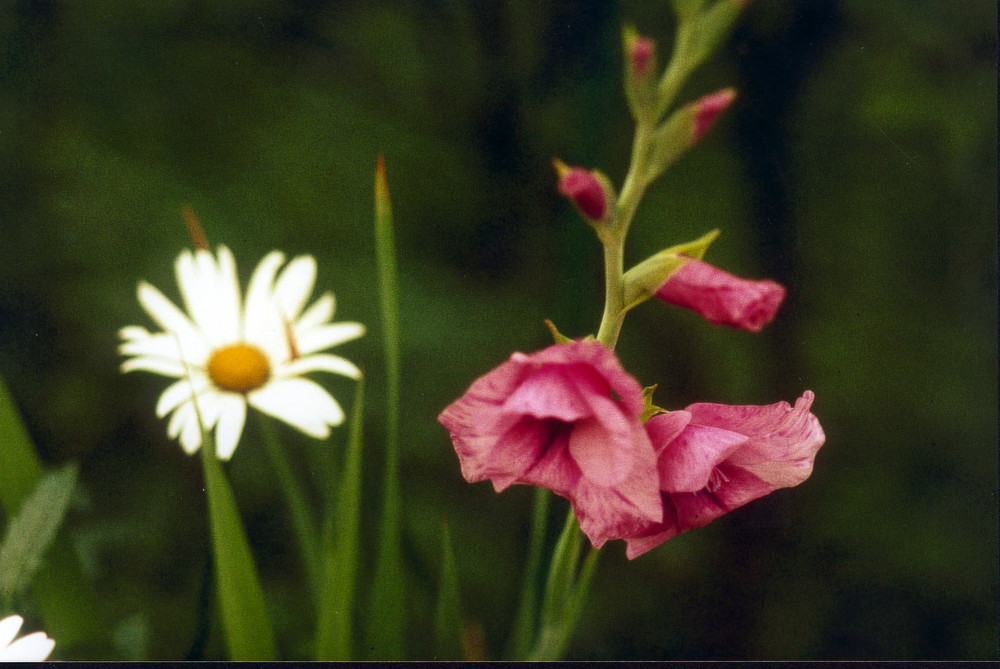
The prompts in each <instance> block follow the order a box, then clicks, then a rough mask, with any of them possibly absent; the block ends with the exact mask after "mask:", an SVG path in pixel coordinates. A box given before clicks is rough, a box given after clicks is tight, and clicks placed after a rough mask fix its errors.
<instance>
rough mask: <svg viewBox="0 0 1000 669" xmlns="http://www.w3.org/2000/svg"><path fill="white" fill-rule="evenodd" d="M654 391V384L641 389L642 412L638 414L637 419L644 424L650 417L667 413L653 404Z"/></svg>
mask: <svg viewBox="0 0 1000 669" xmlns="http://www.w3.org/2000/svg"><path fill="white" fill-rule="evenodd" d="M654 392H656V385H655V384H654V385H651V386H649V387H647V388H643V389H642V405H643V406H642V414H641V415H640V416H639V420H641V421H642V424H643V425H645V424H646V423H647V422H648V421H649V419H650V418H652V417H653V416H656V415H658V414H661V413H669V412H668V411H667V410H666V409H664V408H663V407H658V406H656V405H655V404H653V393H654Z"/></svg>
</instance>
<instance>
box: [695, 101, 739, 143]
mask: <svg viewBox="0 0 1000 669" xmlns="http://www.w3.org/2000/svg"><path fill="white" fill-rule="evenodd" d="M735 99H736V91H735V90H733V89H732V88H724V89H722V90H721V91H716V92H715V93H709V94H708V95H706V96H703V97H701V98H699V99H698V100H697V101H696V102H695V103H694V104H695V116H694V132H693V139H694V141H696V142H697V141H698V140H699V139H701V138H702V137H704V136H705V133H706V132H708V130H709V128H711V127H712V125H714V124H715V120H716V119H717V118H718V117H719V114H721V113H722V112H724V111H725V110H726V107H728V106H729V105H730V104H732V102H733V100H735Z"/></svg>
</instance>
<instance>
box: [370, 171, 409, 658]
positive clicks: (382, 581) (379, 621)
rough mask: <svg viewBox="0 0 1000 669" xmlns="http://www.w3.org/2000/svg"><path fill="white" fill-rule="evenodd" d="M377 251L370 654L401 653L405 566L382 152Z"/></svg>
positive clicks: (390, 240) (394, 310)
mask: <svg viewBox="0 0 1000 669" xmlns="http://www.w3.org/2000/svg"><path fill="white" fill-rule="evenodd" d="M375 253H376V256H377V264H378V275H379V296H380V304H381V311H382V327H383V332H382V335H383V340H384V345H385V367H386V386H387V391H386V395H387V397H386V402H387V408H386V454H385V474H384V477H383V482H382V485H383V494H382V499H383V507H382V525H381V532H380V535H381V536H380V539H379V547H378V558H377V561H376V563H375V577H374V578H375V580H374V584H373V586H372V593H371V601H370V602H369V611H368V625H367V634H366V640H367V645H368V648H369V649H370V652H371V653H372V657H373V658H377V659H382V660H400V659H402V657H403V632H404V629H403V627H404V624H405V616H404V610H403V597H404V587H403V585H404V584H403V567H402V562H403V560H402V549H401V547H400V513H401V510H400V492H399V394H400V392H399V391H400V374H399V367H400V363H399V296H398V282H397V278H396V249H395V241H394V234H393V219H392V206H391V203H390V201H389V186H388V183H387V180H386V176H385V161H384V159H383V157H382V156H381V155H380V156H379V159H378V166H377V168H376V171H375Z"/></svg>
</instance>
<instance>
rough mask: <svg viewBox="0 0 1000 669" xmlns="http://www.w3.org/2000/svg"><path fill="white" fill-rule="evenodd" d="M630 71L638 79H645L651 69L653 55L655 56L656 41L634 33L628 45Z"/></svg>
mask: <svg viewBox="0 0 1000 669" xmlns="http://www.w3.org/2000/svg"><path fill="white" fill-rule="evenodd" d="M628 51H629V58H630V62H631V64H632V72H633V73H634V74H635V76H636V77H638V78H639V79H645V78H646V76H647V75H649V71H650V70H651V69H652V67H651V66H652V63H653V57H654V56H656V42H654V41H653V40H652V39H650V38H649V37H646V36H644V35H636V36H635V39H633V40H632V43H631V44H629V45H628Z"/></svg>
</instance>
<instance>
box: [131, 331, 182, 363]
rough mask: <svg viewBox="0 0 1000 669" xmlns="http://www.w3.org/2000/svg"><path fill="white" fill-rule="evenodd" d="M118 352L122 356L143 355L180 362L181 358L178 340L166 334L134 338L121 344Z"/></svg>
mask: <svg viewBox="0 0 1000 669" xmlns="http://www.w3.org/2000/svg"><path fill="white" fill-rule="evenodd" d="M118 352H119V353H121V354H122V355H143V356H150V357H153V358H166V359H168V360H180V358H181V355H180V353H181V352H180V349H179V348H178V346H177V338H176V337H174V336H173V335H170V334H167V333H166V332H164V333H161V334H155V335H146V336H145V337H144V338H139V337H135V338H132V339H130V340H128V341H126V342H123V343H122V344H120V345H119V346H118Z"/></svg>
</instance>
